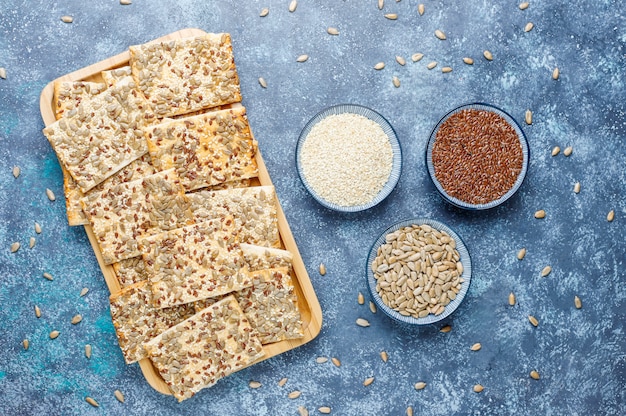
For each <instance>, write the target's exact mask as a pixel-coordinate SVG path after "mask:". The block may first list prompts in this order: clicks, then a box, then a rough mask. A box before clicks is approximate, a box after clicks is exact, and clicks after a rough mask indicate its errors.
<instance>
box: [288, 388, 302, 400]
mask: <svg viewBox="0 0 626 416" xmlns="http://www.w3.org/2000/svg"><path fill="white" fill-rule="evenodd" d="M301 394H302V393H301V392H300V391H299V390H294V391H292V392H291V393H289V394H288V395H287V397H289V398H290V399H297V398H298V397H300V395H301Z"/></svg>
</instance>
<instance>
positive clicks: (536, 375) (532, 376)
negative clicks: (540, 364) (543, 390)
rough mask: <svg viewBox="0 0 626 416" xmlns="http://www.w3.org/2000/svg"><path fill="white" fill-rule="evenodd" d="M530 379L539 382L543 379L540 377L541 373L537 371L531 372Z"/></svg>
mask: <svg viewBox="0 0 626 416" xmlns="http://www.w3.org/2000/svg"><path fill="white" fill-rule="evenodd" d="M530 377H531V378H533V379H535V380H539V379H540V378H541V377H540V376H539V373H538V372H537V371H535V370H533V371H531V372H530Z"/></svg>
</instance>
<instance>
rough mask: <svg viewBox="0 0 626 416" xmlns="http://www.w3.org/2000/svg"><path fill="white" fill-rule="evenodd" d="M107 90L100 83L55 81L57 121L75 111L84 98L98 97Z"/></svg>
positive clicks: (55, 113) (55, 112)
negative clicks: (66, 113)
mask: <svg viewBox="0 0 626 416" xmlns="http://www.w3.org/2000/svg"><path fill="white" fill-rule="evenodd" d="M105 89H106V85H105V84H102V83H99V82H82V81H55V82H54V115H55V117H56V119H57V120H58V119H60V118H61V117H63V115H64V114H65V112H66V111H67V112H70V111H71V110H75V109H76V107H78V105H79V104H80V103H81V101H82V100H83V98H86V97H87V98H89V97H92V96H94V95H98V94H100V93H101V92H103V91H104V90H105Z"/></svg>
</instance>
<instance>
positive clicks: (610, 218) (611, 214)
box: [606, 210, 615, 222]
mask: <svg viewBox="0 0 626 416" xmlns="http://www.w3.org/2000/svg"><path fill="white" fill-rule="evenodd" d="M614 219H615V211H613V210H610V211H609V213H608V214H606V220H607V221H608V222H613V220H614Z"/></svg>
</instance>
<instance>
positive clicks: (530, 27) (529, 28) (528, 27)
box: [524, 22, 535, 32]
mask: <svg viewBox="0 0 626 416" xmlns="http://www.w3.org/2000/svg"><path fill="white" fill-rule="evenodd" d="M533 27H535V25H534V24H533V23H532V22H528V23H526V26H524V32H530V31H531V30H533Z"/></svg>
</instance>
